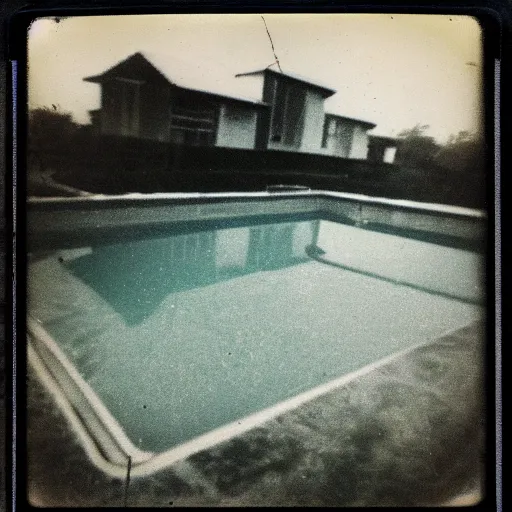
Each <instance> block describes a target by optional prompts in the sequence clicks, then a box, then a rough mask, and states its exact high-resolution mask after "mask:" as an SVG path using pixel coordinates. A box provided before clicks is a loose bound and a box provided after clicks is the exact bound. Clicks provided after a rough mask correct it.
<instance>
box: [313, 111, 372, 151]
mask: <svg viewBox="0 0 512 512" xmlns="http://www.w3.org/2000/svg"><path fill="white" fill-rule="evenodd" d="M375 126H377V125H376V124H375V123H370V122H368V121H363V120H361V119H354V118H352V117H345V116H340V115H337V114H325V122H324V128H323V136H322V148H324V149H325V150H326V152H327V154H329V155H334V156H339V157H343V158H359V159H365V158H366V157H367V153H368V139H369V137H368V134H367V131H368V130H371V129H372V128H375Z"/></svg>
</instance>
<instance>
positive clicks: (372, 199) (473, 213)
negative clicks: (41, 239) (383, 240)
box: [27, 189, 487, 218]
mask: <svg viewBox="0 0 512 512" xmlns="http://www.w3.org/2000/svg"><path fill="white" fill-rule="evenodd" d="M298 196H299V197H300V196H303V197H311V196H320V197H325V198H334V199H348V200H350V201H356V202H361V203H366V204H381V205H387V206H395V207H401V208H409V209H411V210H420V211H425V212H437V213H445V214H450V215H462V216H469V217H475V218H487V213H486V212H485V211H483V210H477V209H473V208H464V207H461V206H451V205H445V204H439V203H422V202H418V201H410V200H407V199H389V198H386V197H376V196H367V195H363V194H353V193H349V192H334V191H330V190H314V189H311V190H297V191H283V192H281V191H274V192H267V191H262V192H154V193H151V194H143V193H138V192H132V193H129V194H120V195H115V196H114V195H106V194H91V195H89V196H82V197H73V198H69V197H29V198H28V201H27V202H28V203H29V204H34V205H37V204H43V203H49V204H51V203H54V204H59V203H70V204H72V203H76V204H79V203H83V202H86V203H87V202H116V201H119V200H126V199H133V200H134V202H140V201H148V202H152V201H157V200H158V201H161V200H176V199H178V200H180V199H181V200H184V199H185V200H186V199H227V198H235V199H250V198H268V197H298Z"/></svg>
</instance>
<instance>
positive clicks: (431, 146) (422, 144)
mask: <svg viewBox="0 0 512 512" xmlns="http://www.w3.org/2000/svg"><path fill="white" fill-rule="evenodd" d="M428 128H429V125H427V124H424V125H421V124H417V125H416V126H414V127H413V128H409V129H408V130H403V131H402V132H400V133H399V134H398V137H399V138H400V142H399V144H398V148H397V153H396V158H395V160H396V162H397V163H398V164H399V165H402V166H404V167H412V168H415V169H432V168H433V167H434V165H435V156H436V155H437V153H438V152H439V149H440V145H439V144H438V143H437V141H436V140H435V139H434V137H430V136H427V135H425V131H426V130H427V129H428Z"/></svg>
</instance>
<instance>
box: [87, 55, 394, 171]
mask: <svg viewBox="0 0 512 512" xmlns="http://www.w3.org/2000/svg"><path fill="white" fill-rule="evenodd" d="M152 60H153V59H151V58H149V57H148V56H146V55H143V54H142V53H140V52H138V53H135V54H133V55H131V56H130V57H128V58H126V59H125V60H123V61H121V62H119V63H117V64H116V65H114V66H113V67H111V68H110V69H107V70H106V71H104V72H103V73H101V74H99V75H95V76H90V77H87V78H84V80H85V81H87V82H92V83H97V84H99V85H100V87H101V107H100V108H99V109H97V110H93V111H90V112H89V113H90V116H91V122H92V126H93V130H94V131H95V132H96V133H100V134H107V135H120V136H128V137H138V138H144V139H151V140H158V141H164V142H172V143H177V144H186V145H205V146H222V147H232V148H244V149H259V150H267V149H268V150H282V151H283V150H284V151H296V152H306V153H317V154H325V155H331V156H339V157H343V158H356V159H366V158H367V156H368V149H369V142H370V140H371V139H370V137H369V135H368V133H367V132H368V131H369V130H371V129H372V128H374V127H375V126H376V125H375V124H374V123H371V122H368V121H363V120H360V119H354V118H349V117H344V116H340V115H337V114H332V113H326V112H325V110H324V101H325V100H326V99H327V98H329V97H330V96H332V95H334V94H335V93H336V91H335V90H334V89H332V88H330V87H327V86H325V85H322V84H319V83H316V82H314V81H312V80H310V79H308V78H304V77H301V76H299V75H295V74H291V73H282V72H280V71H276V70H273V69H270V68H267V69H261V70H257V71H252V72H248V73H240V74H238V75H236V77H237V79H240V80H244V81H245V84H244V85H247V86H248V87H249V89H250V90H251V92H252V93H253V95H254V99H249V98H243V97H238V96H233V95H224V94H219V93H217V92H211V91H204V90H198V89H195V88H190V87H188V86H183V85H180V84H179V80H176V79H173V78H172V75H173V70H172V69H167V68H168V67H169V68H171V67H172V63H170V62H169V64H168V65H167V63H166V62H165V61H163V62H159V64H158V66H157V65H155V63H154V62H152ZM374 140H375V141H376V140H377V139H374ZM376 148H377V146H376V143H375V142H374V150H373V152H372V155H373V156H372V160H373V159H374V158H376V156H378V155H381V152H380V150H378V149H376ZM386 155H387V158H388V160H389V153H386ZM381 156H382V159H381V160H380V161H384V156H385V154H384V153H383V154H382V155H381Z"/></svg>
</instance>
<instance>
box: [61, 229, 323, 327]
mask: <svg viewBox="0 0 512 512" xmlns="http://www.w3.org/2000/svg"><path fill="white" fill-rule="evenodd" d="M318 223H319V221H318V220H314V221H305V222H298V223H283V224H270V225H263V226H253V227H241V228H231V229H223V230H216V231H204V232H198V233H190V234H186V235H176V236H171V237H168V238H160V239H149V240H147V239H146V240H141V241H135V242H133V241H132V242H128V243H123V244H116V245H104V246H99V247H94V248H93V249H92V250H91V251H89V252H88V253H87V251H86V254H84V255H78V257H76V258H74V259H72V260H71V261H69V262H67V263H66V265H67V266H68V268H69V269H70V270H71V271H72V272H73V273H74V275H76V276H77V277H79V278H80V279H81V280H82V281H84V282H85V283H87V285H88V286H90V287H91V288H92V289H93V290H95V291H96V292H97V293H98V294H99V295H101V296H102V297H103V298H104V299H105V300H106V301H107V302H108V303H109V304H110V305H111V306H112V307H113V308H114V309H115V310H116V311H117V312H118V313H119V314H121V315H122V317H123V319H124V320H125V322H126V323H127V324H128V325H136V324H139V323H140V322H142V321H144V320H145V319H146V318H148V317H149V316H151V314H152V313H153V312H154V311H155V310H156V309H157V308H158V306H159V305H160V303H161V302H162V300H163V299H165V297H167V296H168V295H169V294H170V293H174V292H178V291H183V290H189V289H192V288H196V287H201V286H206V285H209V284H213V283H216V282H219V281H223V280H226V279H230V278H234V277H239V276H242V275H246V274H249V273H253V272H257V271H260V270H272V269H273V270H275V269H279V268H285V267H288V266H291V265H296V264H298V263H302V262H305V261H307V260H308V256H307V254H306V248H307V247H308V246H309V245H311V244H314V242H315V236H316V234H317V233H318Z"/></svg>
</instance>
